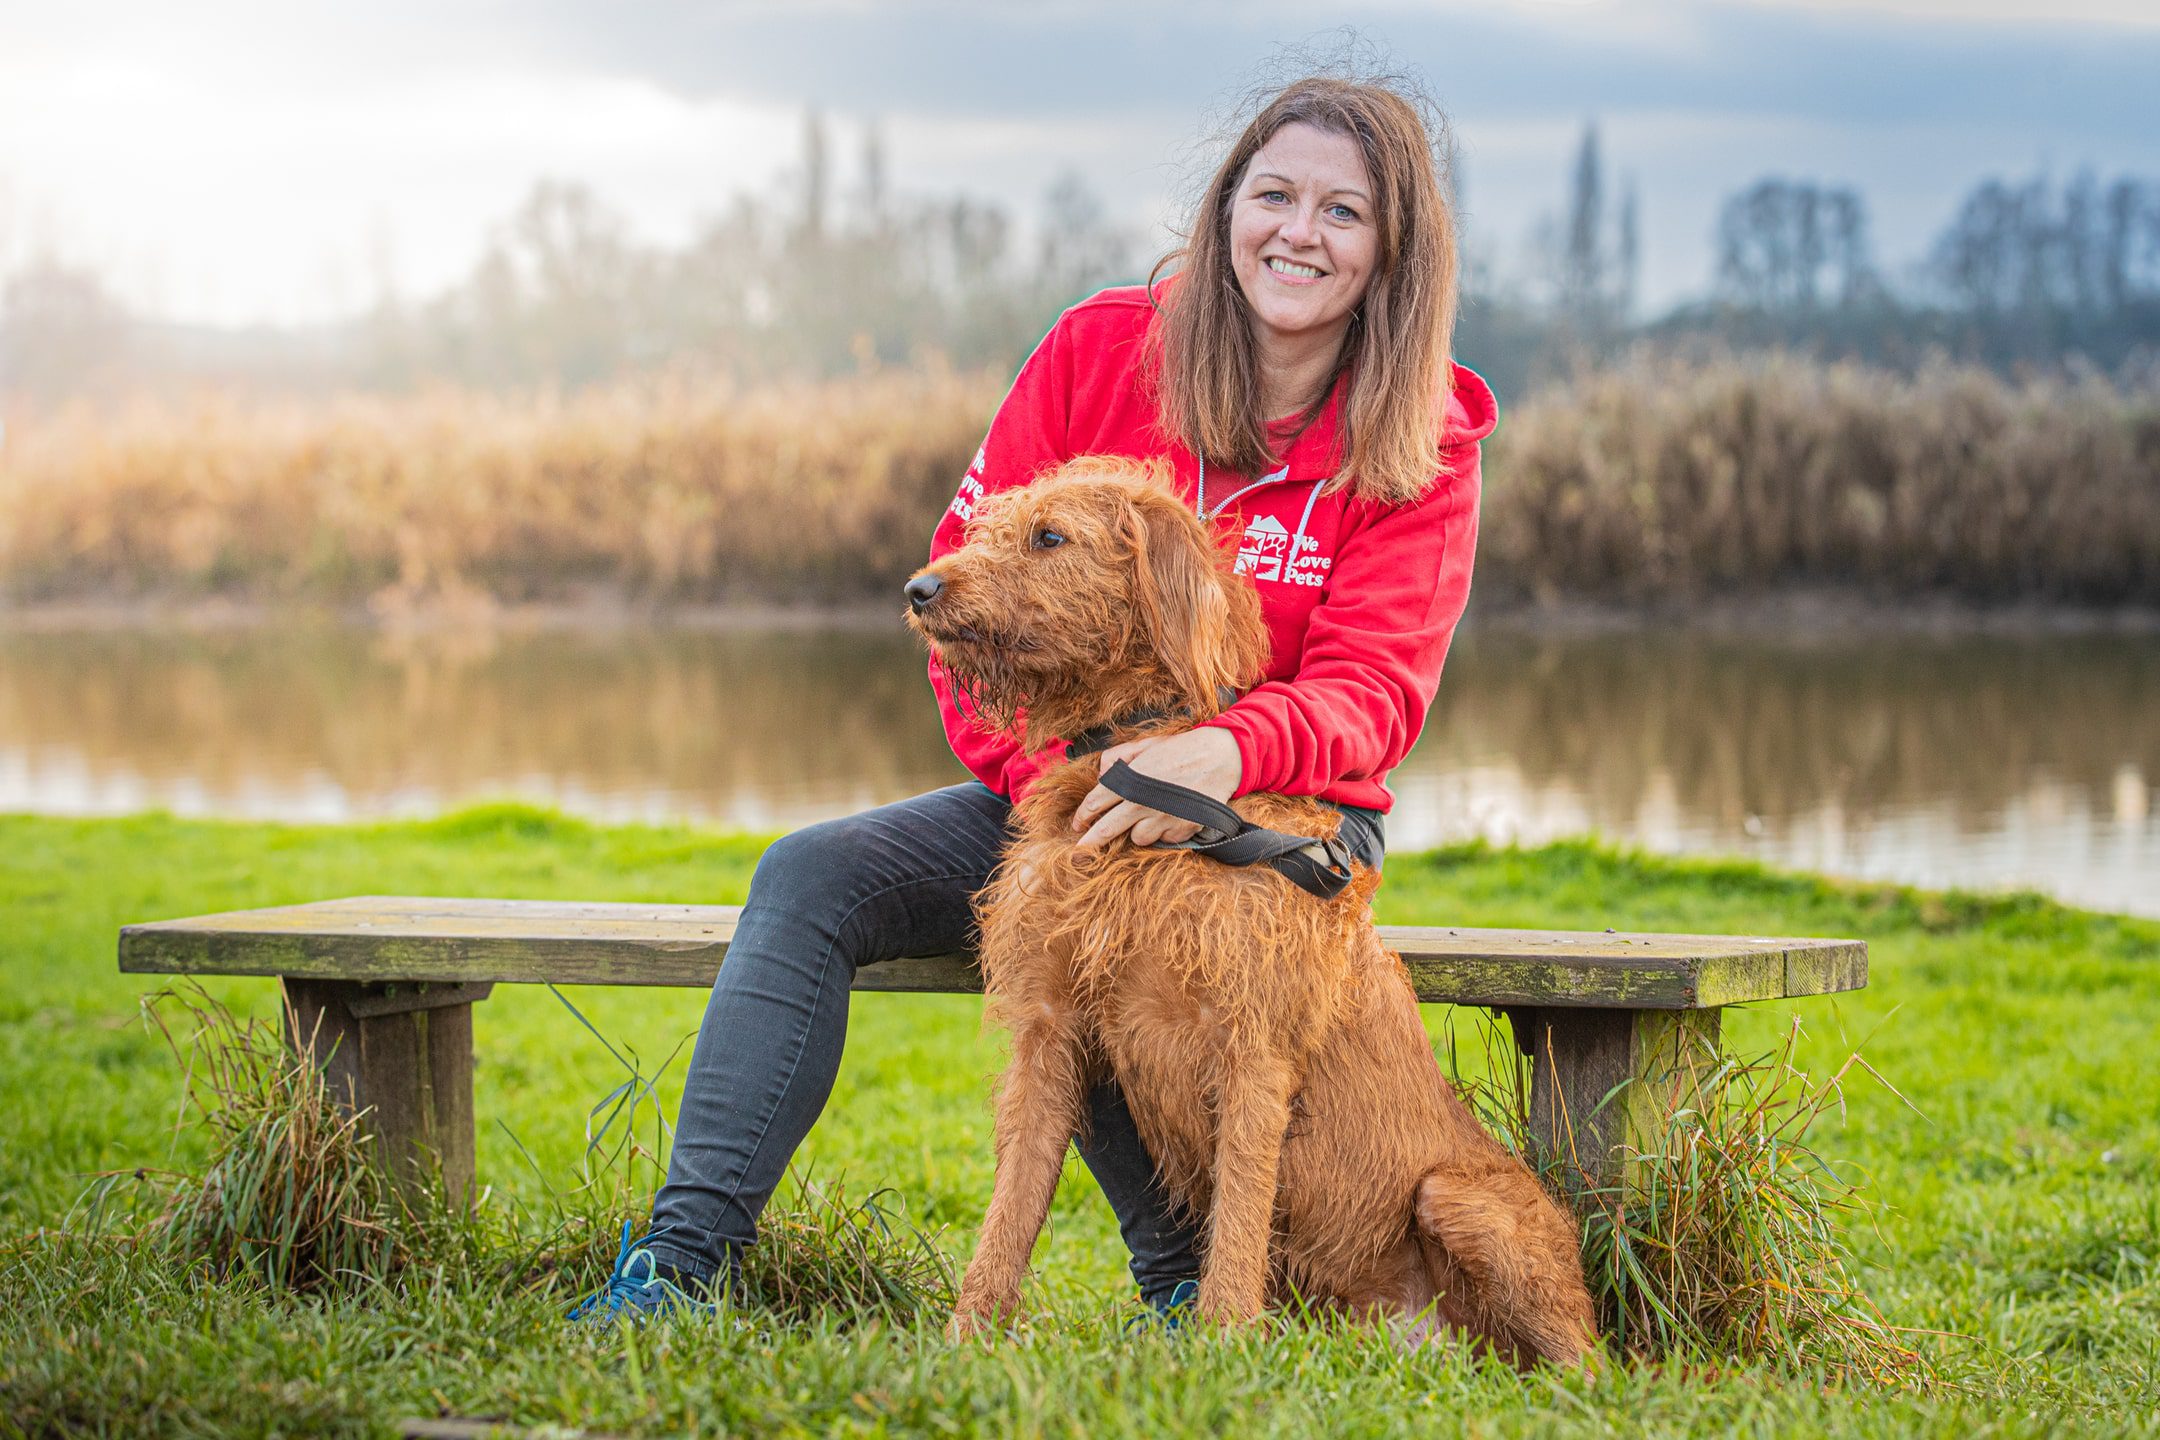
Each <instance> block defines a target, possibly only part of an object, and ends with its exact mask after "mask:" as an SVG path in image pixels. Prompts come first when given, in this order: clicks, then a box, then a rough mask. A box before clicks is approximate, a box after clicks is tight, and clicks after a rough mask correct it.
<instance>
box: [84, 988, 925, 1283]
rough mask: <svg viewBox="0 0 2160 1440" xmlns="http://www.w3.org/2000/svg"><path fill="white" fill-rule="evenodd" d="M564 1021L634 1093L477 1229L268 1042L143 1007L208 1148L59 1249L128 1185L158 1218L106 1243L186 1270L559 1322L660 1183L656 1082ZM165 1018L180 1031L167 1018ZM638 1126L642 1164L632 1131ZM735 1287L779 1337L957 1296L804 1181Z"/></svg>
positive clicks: (195, 1015) (279, 1045) (256, 1033)
mask: <svg viewBox="0 0 2160 1440" xmlns="http://www.w3.org/2000/svg"><path fill="white" fill-rule="evenodd" d="M564 1004H565V1006H566V1007H568V1008H569V1009H570V1011H571V1013H572V1014H573V1015H575V1016H576V1018H577V1019H578V1021H579V1022H580V1023H582V1024H584V1025H585V1026H586V1028H587V1029H588V1030H591V1031H592V1034H593V1036H594V1038H595V1039H597V1040H598V1041H599V1043H600V1044H601V1045H603V1046H604V1047H605V1048H606V1049H607V1050H608V1051H609V1053H610V1054H611V1055H613V1056H614V1058H615V1059H616V1060H617V1061H618V1062H619V1063H621V1064H622V1065H623V1066H624V1067H625V1068H626V1069H627V1070H628V1072H629V1075H630V1078H629V1079H628V1080H627V1081H625V1082H624V1084H622V1085H619V1086H617V1087H616V1088H615V1089H614V1090H612V1091H610V1092H609V1093H608V1094H606V1095H604V1096H602V1097H601V1098H600V1100H599V1102H598V1103H597V1104H595V1105H594V1106H593V1107H592V1110H591V1114H590V1117H589V1119H588V1123H587V1142H588V1143H587V1145H586V1148H585V1152H584V1156H583V1159H582V1161H581V1164H580V1166H579V1169H578V1173H577V1174H576V1175H575V1176H574V1177H571V1182H570V1183H569V1184H568V1185H567V1186H566V1187H564V1188H560V1189H558V1188H557V1187H555V1186H554V1185H553V1184H551V1183H548V1177H546V1176H542V1177H541V1179H542V1181H543V1184H544V1185H545V1186H546V1189H547V1193H548V1200H547V1202H545V1203H544V1204H542V1205H540V1206H537V1207H531V1208H527V1207H517V1208H516V1209H515V1210H514V1211H505V1212H501V1213H491V1212H490V1210H489V1200H488V1197H487V1196H486V1195H485V1194H483V1196H482V1197H481V1199H480V1201H479V1202H478V1208H476V1209H467V1208H465V1207H463V1206H453V1205H449V1204H446V1203H444V1202H443V1199H442V1197H441V1196H440V1195H438V1194H434V1193H431V1192H412V1193H408V1192H407V1191H405V1190H401V1189H400V1188H399V1187H398V1186H397V1184H396V1183H394V1182H393V1181H392V1179H391V1178H390V1177H389V1175H388V1174H387V1172H386V1171H384V1170H383V1169H382V1168H381V1167H380V1166H379V1165H378V1164H376V1163H375V1158H374V1155H373V1153H372V1149H373V1146H372V1140H371V1137H370V1135H369V1133H368V1130H367V1119H368V1114H367V1112H366V1111H361V1112H359V1113H357V1114H356V1113H353V1112H351V1111H349V1110H346V1109H344V1108H342V1107H341V1106H340V1105H339V1104H338V1103H337V1101H336V1098H335V1097H334V1096H333V1095H332V1094H331V1092H330V1090H329V1089H328V1087H327V1085H326V1083H325V1081H324V1078H323V1075H322V1072H321V1071H320V1070H318V1069H317V1068H316V1067H315V1065H313V1064H312V1063H310V1062H309V1061H308V1060H307V1059H306V1058H304V1057H301V1056H299V1055H296V1054H294V1053H292V1052H291V1051H290V1050H289V1049H288V1048H287V1047H286V1045H285V1043H284V1040H283V1036H282V1034H281V1033H280V1031H279V1029H278V1027H277V1026H276V1025H275V1024H273V1023H270V1022H267V1021H263V1020H259V1019H247V1018H242V1017H239V1016H235V1015H234V1014H233V1013H232V1012H231V1011H230V1010H228V1009H227V1008H226V1007H224V1006H223V1005H221V1004H219V1003H218V1002H217V1001H216V1000H214V999H212V998H211V997H210V996H208V995H207V994H205V993H204V992H202V991H201V990H199V989H188V990H173V991H163V992H160V993H158V994H156V995H153V996H150V997H148V998H146V999H145V1001H144V1002H143V1006H144V1013H145V1014H146V1015H147V1016H148V1017H149V1019H150V1022H151V1023H152V1024H153V1025H154V1026H155V1027H156V1028H157V1030H158V1031H159V1033H160V1034H161V1035H162V1036H163V1037H164V1039H165V1041H166V1043H167V1044H168V1046H169V1047H170V1048H171V1050H172V1052H173V1054H174V1056H175V1057H176V1058H177V1059H178V1060H179V1062H180V1066H181V1071H182V1080H181V1116H182V1123H184V1124H193V1125H196V1126H199V1127H201V1128H202V1129H204V1130H206V1131H207V1132H208V1136H209V1143H208V1145H207V1147H206V1148H207V1159H206V1160H205V1161H204V1163H203V1165H202V1167H201V1169H200V1172H199V1173H197V1172H193V1171H183V1172H178V1173H163V1174H157V1175H153V1174H152V1173H151V1172H148V1171H122V1172H116V1173H114V1174H112V1175H108V1176H105V1177H101V1180H100V1182H99V1183H97V1184H96V1185H94V1186H93V1187H92V1189H91V1192H90V1195H89V1197H88V1200H89V1203H88V1204H86V1205H85V1206H83V1207H80V1209H79V1213H80V1214H82V1215H83V1216H85V1217H86V1218H87V1219H88V1221H89V1222H90V1223H87V1224H84V1225H81V1226H78V1227H76V1229H75V1231H74V1233H72V1234H70V1235H69V1236H68V1237H66V1238H68V1239H70V1240H75V1241H83V1240H92V1239H95V1238H96V1237H97V1236H98V1235H100V1234H104V1233H107V1232H108V1230H109V1228H110V1227H108V1226H106V1225H105V1223H104V1220H105V1218H106V1216H105V1212H106V1211H107V1210H108V1209H109V1208H111V1206H110V1202H111V1199H112V1197H113V1195H114V1194H115V1192H116V1191H117V1189H118V1186H119V1184H120V1183H121V1182H124V1181H126V1180H128V1179H130V1178H133V1177H138V1176H139V1177H140V1178H142V1179H143V1180H145V1181H149V1182H152V1183H151V1184H150V1186H149V1189H148V1191H147V1194H148V1195H149V1196H150V1197H151V1201H152V1203H151V1204H150V1205H149V1206H148V1213H147V1215H140V1216H137V1217H136V1221H137V1223H135V1224H134V1226H133V1227H132V1229H125V1230H123V1231H122V1233H121V1235H120V1238H121V1240H122V1241H123V1243H128V1244H132V1245H135V1246H137V1247H140V1248H143V1249H145V1250H147V1251H149V1252H151V1253H154V1254H158V1255H162V1256H164V1257H166V1258H167V1259H169V1260H171V1261H172V1262H174V1264H175V1265H176V1267H177V1268H178V1269H179V1270H180V1271H183V1272H187V1273H199V1274H203V1275H206V1276H211V1277H214V1278H216V1279H218V1280H242V1281H254V1282H257V1283H260V1284H262V1285H264V1286H266V1287H268V1288H269V1289H271V1290H274V1291H278V1292H285V1293H294V1294H310V1293H329V1292H341V1293H354V1292H361V1291H366V1290H371V1289H379V1288H380V1287H381V1286H382V1285H383V1284H384V1283H385V1282H397V1281H401V1280H405V1279H410V1278H412V1277H413V1276H415V1275H416V1274H419V1273H420V1272H423V1271H430V1272H431V1271H434V1270H437V1269H444V1268H447V1269H448V1270H449V1271H450V1272H451V1273H456V1274H460V1275H467V1276H476V1277H482V1278H483V1279H484V1282H485V1283H486V1284H488V1285H491V1286H494V1287H497V1288H499V1289H501V1290H504V1291H512V1292H515V1291H539V1292H543V1293H549V1294H552V1295H554V1296H555V1297H556V1298H558V1299H560V1300H561V1301H562V1302H563V1303H564V1304H565V1305H567V1303H568V1301H569V1300H570V1299H571V1298H573V1297H575V1296H578V1295H583V1294H585V1293H589V1292H590V1291H591V1290H592V1289H594V1288H596V1287H598V1286H599V1285H600V1284H601V1283H602V1282H603V1281H604V1280H605V1279H606V1277H607V1274H608V1272H609V1270H610V1268H611V1267H612V1264H613V1261H614V1258H615V1253H616V1248H617V1245H618V1244H619V1242H620V1238H621V1234H622V1225H623V1222H624V1221H625V1220H628V1221H630V1222H631V1224H632V1226H633V1229H634V1230H642V1229H643V1227H644V1225H645V1223H646V1220H647V1217H649V1216H650V1215H651V1213H652V1189H651V1185H652V1183H653V1182H654V1181H656V1180H657V1179H658V1178H659V1177H660V1176H663V1175H664V1174H665V1173H666V1165H667V1160H666V1145H667V1134H666V1126H665V1121H664V1119H662V1118H661V1117H660V1116H659V1114H658V1111H659V1101H658V1097H657V1095H656V1094H655V1092H654V1088H653V1087H654V1084H655V1082H656V1081H657V1080H658V1078H659V1076H658V1074H657V1073H655V1074H651V1075H648V1074H646V1073H645V1072H644V1069H643V1067H642V1065H641V1064H640V1062H639V1061H638V1059H637V1057H636V1055H635V1052H634V1051H631V1050H629V1049H628V1048H627V1047H623V1046H619V1045H617V1044H615V1043H614V1042H611V1041H609V1040H607V1039H606V1037H604V1036H602V1035H600V1033H599V1032H598V1031H597V1030H592V1027H591V1022H590V1021H588V1020H586V1018H585V1016H584V1015H583V1014H582V1013H580V1012H578V1011H577V1009H576V1007H575V1006H571V1005H570V1004H569V1002H568V1000H567V999H566V1000H565V1001H564ZM173 1009H177V1010H178V1011H179V1012H180V1015H181V1016H182V1017H184V1018H183V1019H182V1020H180V1021H178V1022H175V1021H174V1020H172V1019H171V1018H170V1017H169V1015H168V1012H169V1011H170V1010H173ZM660 1069H661V1071H662V1072H664V1071H665V1069H666V1066H665V1065H663V1066H661V1067H660ZM647 1122H650V1123H652V1124H653V1126H654V1130H653V1133H652V1134H651V1137H650V1139H651V1144H650V1145H649V1146H648V1144H647V1143H646V1139H645V1138H643V1137H641V1135H640V1133H639V1132H640V1130H641V1129H642V1128H643V1127H644V1125H645V1124H646V1123H647ZM514 1138H515V1137H513V1139H514ZM521 1148H522V1147H521ZM140 1193H141V1192H139V1194H138V1198H139V1197H140ZM742 1281H743V1284H742V1290H741V1293H740V1294H739V1295H738V1296H737V1297H736V1298H737V1299H738V1300H739V1301H741V1302H742V1303H745V1304H749V1305H753V1306H756V1307H757V1308H759V1309H760V1310H762V1311H765V1312H768V1313H771V1314H773V1315H776V1316H779V1317H782V1318H785V1319H788V1320H791V1321H807V1320H809V1319H811V1318H812V1317H814V1316H837V1317H838V1318H840V1319H842V1320H843V1321H850V1322H851V1321H854V1320H877V1321H882V1322H886V1323H893V1324H906V1323H911V1322H913V1321H916V1320H919V1319H924V1318H927V1317H932V1316H942V1315H943V1314H944V1313H945V1312H946V1311H948V1310H949V1309H950V1308H951V1306H952V1299H953V1295H954V1293H955V1290H956V1288H957V1287H956V1280H955V1276H954V1273H953V1268H952V1262H951V1260H950V1258H949V1257H948V1256H947V1255H946V1254H945V1252H944V1250H943V1249H942V1248H941V1246H940V1235H939V1234H938V1233H937V1232H934V1231H929V1230H924V1229H922V1228H920V1227H919V1226H917V1225H915V1224H914V1223H913V1222H911V1221H910V1220H908V1219H907V1218H906V1216H905V1215H904V1214H902V1213H901V1210H900V1207H899V1206H898V1204H897V1203H896V1201H895V1200H894V1198H893V1197H892V1196H891V1194H890V1193H889V1192H884V1191H880V1192H877V1193H875V1194H872V1195H870V1196H868V1197H866V1198H861V1199H857V1198H854V1197H852V1196H851V1195H850V1194H849V1193H848V1188H847V1186H846V1184H845V1183H844V1182H834V1183H830V1184H826V1183H819V1182H816V1181H814V1180H812V1179H810V1178H808V1177H802V1176H798V1177H796V1181H795V1185H794V1189H793V1193H792V1194H790V1195H788V1196H786V1197H784V1198H782V1199H781V1200H780V1201H779V1203H776V1204H774V1205H773V1206H772V1207H770V1208H769V1209H768V1210H767V1211H766V1213H765V1215H764V1216H763V1217H762V1223H761V1226H760V1239H759V1242H758V1244H757V1245H756V1246H755V1247H753V1249H752V1251H751V1252H750V1254H749V1255H748V1257H746V1261H745V1265H744V1270H743V1275H742Z"/></svg>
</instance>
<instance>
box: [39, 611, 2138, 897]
mask: <svg viewBox="0 0 2160 1440" xmlns="http://www.w3.org/2000/svg"><path fill="white" fill-rule="evenodd" d="M2156 714H2160V638H2154V637H2122V636H2112V635H2110V636H2082V637H2061V636H2040V637H2007V638H2006V637H1992V636H1991V637H1963V638H1956V639H1941V638H1933V637H1926V636H1914V635H1896V636H1866V635H1857V636H1856V635H1842V636H1837V637H1831V638H1823V639H1815V640H1782V639H1764V638H1759V637H1746V638H1719V637H1713V636H1705V635H1700V634H1657V633H1648V632H1640V631H1630V632H1625V633H1618V634H1610V633H1607V634H1593V635H1569V636H1560V635H1552V634H1546V633H1536V632H1524V631H1516V630H1506V629H1493V628H1487V629H1483V630H1479V631H1476V632H1474V633H1470V634H1466V635H1465V636H1464V637H1463V638H1462V639H1461V641H1459V642H1458V645H1457V648H1456V652H1455V655H1454V658H1453V659H1452V660H1451V661H1450V667H1449V673H1448V677H1447V681H1446V683H1445V684H1444V685H1443V686H1442V687H1441V700H1440V704H1439V705H1438V707H1437V709H1436V711H1435V713H1434V716H1433V718H1432V721H1431V723H1430V724H1429V725H1428V726H1427V728H1426V737H1425V740H1424V742H1423V744H1421V745H1420V747H1419V748H1418V750H1417V752H1416V753H1415V754H1414V755H1413V756H1412V757H1411V759H1410V761H1409V762H1408V763H1407V764H1406V765H1405V766H1404V767H1403V768H1402V769H1401V770H1399V771H1398V772H1397V774H1396V790H1397V793H1398V795H1399V796H1400V800H1401V803H1400V804H1399V806H1398V808H1397V812H1396V818H1395V819H1394V821H1393V823H1392V825H1391V837H1390V838H1391V840H1392V842H1393V843H1394V844H1395V845H1396V846H1397V847H1398V848H1410V847H1416V846H1420V845H1429V844H1432V843H1436V842H1438V841H1441V840H1445V839H1452V838H1457V837H1461V836H1465V835H1485V836H1488V837H1491V838H1495V839H1522V840H1529V841H1535V840H1542V839H1545V838H1549V837H1551V836H1555V835H1563V834H1572V833H1578V832H1580V831H1582V830H1585V829H1596V830H1600V831H1603V832H1604V833H1606V834H1608V835H1612V836H1614V837H1618V838H1623V839H1628V840H1633V841H1636V842H1639V843H1642V844H1645V845H1649V846H1652V847H1654V848H1659V849H1685V850H1728V851H1740V852H1744V853H1751V854H1758V855H1761V856H1763V857H1765V858H1769V859H1775V860H1778V861H1781V862H1784V863H1789V864H1796V865H1802V866H1807V867H1811V868H1820V869H1828V870H1835V871H1841V872H1845V873H1851V874H1862V875H1875V876H1886V877H1894V878H1902V879H1911V880H1915V881H1920V882H1924V883H1929V884H1950V883H1958V884H1967V885H1995V884H2004V883H2013V882H2015V883H2027V884H2036V885H2040V886H2042V887H2043V888H2046V889H2049V890H2052V891H2054V892H2056V893H2059V894H2062V895H2064V896H2066V897H2069V898H2072V899H2076V900H2079V901H2082V902H2085V903H2091V904H2097V905H2104V906H2108V907H2111V908H2133V909H2140V910H2146V911H2150V912H2154V913H2160V807H2156V806H2155V804H2154V793H2153V791H2154V787H2155V785H2156V783H2160V722H2156V721H2155V720H2154V718H2153V717H2154V716H2155V715H2156ZM959 777H960V772H959V770H958V767H957V766H956V765H955V763H954V762H953V760H952V759H951V757H950V756H949V755H948V754H947V753H946V750H945V746H944V743H943V739H942V737H941V736H940V734H939V732H938V727H937V724H936V721H935V719H934V717H933V715H932V714H931V711H930V706H929V694H928V688H927V686H926V685H925V684H924V682H923V680H922V675H921V666H920V662H919V660H918V659H917V656H916V653H915V651H914V649H913V647H912V645H911V643H910V642H909V641H908V640H907V639H906V638H905V637H904V636H902V635H899V634H897V633H892V632H890V631H887V630H884V629H882V628H878V629H839V630H799V629H798V630H788V629H781V630H770V629H768V630H761V631H747V630H653V629H627V628H626V629H595V630H557V631H545V632H537V633H519V632H504V633H494V634H486V635H479V636H473V635H459V636H455V637H443V636H422V637H402V638H401V637H393V636H386V635H383V634H379V633H375V632H366V631H357V630H346V629H338V628H321V629H238V630H230V631H211V632H201V633H197V632H170V631H143V630H84V631H74V632H61V633H54V632H36V631H14V632H4V631H0V809H11V810H24V809H27V810H40V811H50V812H63V813H116V812H122V811H127V810H134V809H139V808H144V807H147V806H163V807H166V808H169V809H172V810H175V811H178V812H181V813H189V814H229V815H243V816H276V817H291V818H306V819H335V818H342V817H346V816H353V815H369V814H413V813H425V812H428V811H432V810H436V809H440V808H442V807H444V806H446V805H451V804H455V803H458V802H460V801H463V800H467V799H471V798H475V797H480V796H495V795H505V794H515V795H522V796H528V797H533V798H537V799H543V800H550V801H553V802H555V803H559V804H561V805H563V806H565V807H566V808H569V809H572V810H575V811H578V812H581V813H587V814H592V815H596V816H601V817H607V818H665V817H680V816H688V817H694V818H697V819H701V820H707V821H711V822H715V823H719V824H725V825H739V826H747V827H753V828H758V829H778V828H784V827H787V826H790V825H795V824H800V823H802V822H804V821H806V820H809V819H813V818H818V817H822V816H825V815H830V814H834V813H839V812H843V811H846V810H850V809H854V808H859V807H861V806H864V805H870V804H875V803H878V802H879V801H883V800H888V799H893V798H897V797H899V796H902V795H906V794H910V793H913V792H915V791H918V790H922V789H926V788H929V787H931V786H934V785H940V784H945V783H948V782H950V781H951V780H953V779H955V778H959Z"/></svg>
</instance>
